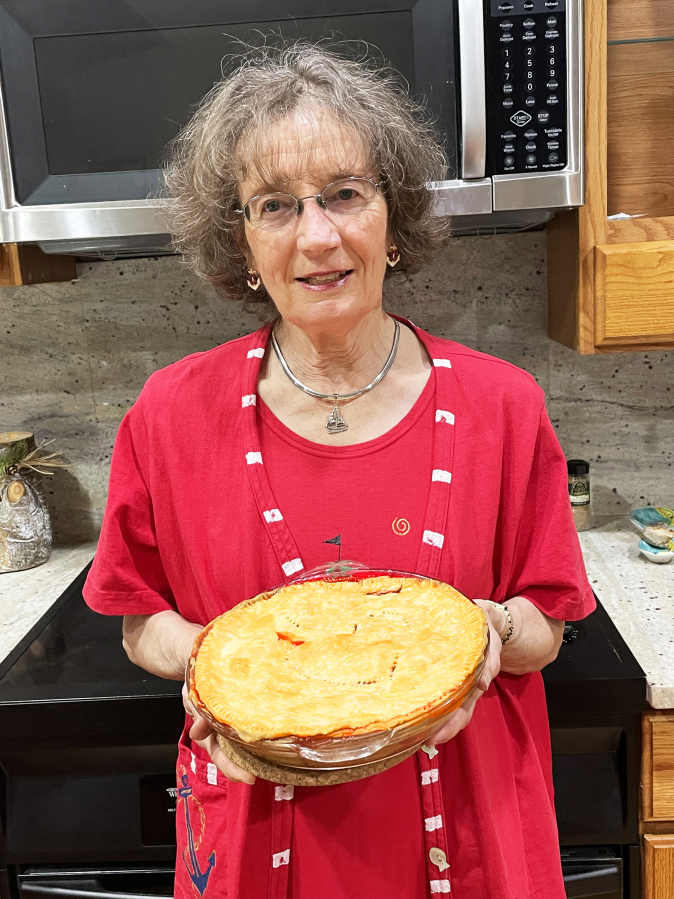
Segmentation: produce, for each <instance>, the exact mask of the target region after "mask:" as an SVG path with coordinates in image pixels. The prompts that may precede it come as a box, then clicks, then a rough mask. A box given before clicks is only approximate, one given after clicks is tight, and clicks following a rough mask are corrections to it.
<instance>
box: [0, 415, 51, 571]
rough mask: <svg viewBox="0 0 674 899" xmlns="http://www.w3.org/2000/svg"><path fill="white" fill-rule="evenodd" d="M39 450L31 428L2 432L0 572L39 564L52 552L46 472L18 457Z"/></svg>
mask: <svg viewBox="0 0 674 899" xmlns="http://www.w3.org/2000/svg"><path fill="white" fill-rule="evenodd" d="M35 450H36V446H35V438H34V437H33V435H32V434H31V433H30V431H5V432H4V433H0V471H2V475H1V476H0V572H3V571H22V570H23V569H25V568H35V566H37V565H42V563H43V562H46V561H47V559H48V558H49V557H50V555H51V541H52V533H51V520H50V518H49V509H48V507H47V497H46V496H45V492H44V486H43V484H42V475H41V474H39V472H37V471H33V470H32V469H31V468H27V467H25V466H19V465H17V464H15V461H14V460H16V459H17V458H19V457H21V456H25V455H28V454H29V453H31V452H34V451H35Z"/></svg>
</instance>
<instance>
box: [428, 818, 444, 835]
mask: <svg viewBox="0 0 674 899" xmlns="http://www.w3.org/2000/svg"><path fill="white" fill-rule="evenodd" d="M424 826H425V828H426V830H427V831H428V832H429V833H433V831H434V830H440V828H441V827H442V815H433V817H432V818H426V819H425V820H424Z"/></svg>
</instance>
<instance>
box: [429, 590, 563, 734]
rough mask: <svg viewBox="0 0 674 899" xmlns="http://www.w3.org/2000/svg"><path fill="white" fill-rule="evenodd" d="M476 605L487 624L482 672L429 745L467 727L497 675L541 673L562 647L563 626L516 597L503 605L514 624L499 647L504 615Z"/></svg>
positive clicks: (481, 602) (487, 605)
mask: <svg viewBox="0 0 674 899" xmlns="http://www.w3.org/2000/svg"><path fill="white" fill-rule="evenodd" d="M475 603H476V605H478V606H480V608H482V609H484V611H485V612H486V613H487V619H488V623H489V651H488V653H487V660H486V663H485V666H484V670H483V672H482V676H481V677H480V680H479V681H478V682H477V686H476V687H475V689H474V690H473V692H472V694H471V695H470V696H469V697H468V699H466V701H465V702H464V703H463V705H462V706H461V707H460V708H458V709H457V710H456V711H455V712H454V713H453V714H452V715H450V716H449V718H448V719H447V721H446V722H445V723H444V724H443V725H442V727H441V728H440V730H439V731H438V732H437V733H436V734H434V736H433V737H432V739H431V740H429V743H446V742H447V741H448V740H452V739H453V738H454V737H455V736H456V735H457V734H458V733H459V731H462V730H463V729H464V727H466V726H467V725H468V724H469V723H470V719H471V718H472V717H473V712H474V710H475V705H476V704H477V701H478V699H479V698H480V696H482V694H483V693H485V692H486V691H487V690H488V689H489V685H490V684H491V682H492V681H493V679H494V678H495V677H496V675H497V674H498V673H499V671H507V672H508V673H509V674H528V673H529V672H530V671H540V670H541V668H544V667H545V666H546V665H548V664H549V663H550V662H552V661H553V660H554V659H555V658H556V657H557V653H558V652H559V647H560V646H561V644H562V635H563V633H564V622H563V621H557V620H556V619H554V618H548V616H547V615H544V614H543V613H542V612H540V611H539V610H538V609H537V608H536V606H535V605H534V604H533V603H532V602H529V600H528V599H525V598H524V597H523V596H515V597H513V599H509V600H508V601H507V602H506V603H504V605H507V606H508V611H509V612H510V616H511V618H512V620H513V633H512V637H511V638H510V639H509V640H508V642H507V643H504V644H503V645H501V637H503V636H505V633H506V631H507V630H508V627H509V621H508V619H507V616H506V614H505V612H503V611H502V610H501V609H498V608H495V607H494V606H493V605H492V604H491V603H490V602H487V601H486V600H484V599H476V600H475Z"/></svg>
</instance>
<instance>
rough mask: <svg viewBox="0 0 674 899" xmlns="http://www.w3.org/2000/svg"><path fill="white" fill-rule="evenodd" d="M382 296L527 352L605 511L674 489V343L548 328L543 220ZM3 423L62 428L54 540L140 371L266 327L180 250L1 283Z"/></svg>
mask: <svg viewBox="0 0 674 899" xmlns="http://www.w3.org/2000/svg"><path fill="white" fill-rule="evenodd" d="M387 306H388V308H389V309H391V311H395V312H398V313H400V314H401V315H405V316H408V317H409V318H411V319H412V320H413V321H414V322H415V324H417V325H420V326H421V327H423V328H425V329H427V330H429V331H432V332H433V333H435V334H438V335H442V336H444V337H452V338H453V339H455V340H458V341H460V342H461V343H465V344H468V345H469V346H471V347H474V348H475V349H478V350H481V351H483V352H486V353H491V354H493V355H495V356H500V357H501V358H503V359H507V360H508V361H510V362H513V363H514V364H515V365H518V366H520V367H522V368H524V369H526V370H527V371H529V372H531V374H532V375H533V376H534V377H535V378H536V380H537V381H538V383H539V384H540V385H541V387H543V388H544V390H545V391H546V394H547V401H548V410H549V413H550V417H551V419H552V421H553V423H554V425H555V428H556V429H557V433H558V435H559V439H560V441H561V444H562V447H563V449H564V452H565V453H566V455H567V457H569V458H571V457H581V458H584V459H587V460H588V461H589V462H590V463H591V466H592V468H591V474H592V486H593V502H594V511H595V514H596V515H597V516H599V517H600V518H602V519H606V518H608V517H611V516H614V515H620V514H624V513H625V512H627V511H629V509H631V508H634V507H636V506H640V505H648V504H653V503H655V504H665V505H670V506H671V505H672V504H674V467H673V462H674V388H673V387H672V385H673V384H674V351H672V352H650V353H616V354H611V355H604V356H578V355H577V354H576V353H574V352H572V351H571V350H569V349H567V348H566V347H563V346H560V345H559V344H556V343H554V342H553V341H551V340H549V339H548V337H547V336H546V273H545V235H544V234H542V233H540V232H539V233H523V234H515V235H508V236H503V235H501V236H497V237H491V238H488V239H487V238H480V237H471V238H461V239H460V240H455V241H453V242H452V243H451V244H450V246H449V247H448V248H447V249H446V251H445V252H444V254H443V255H442V257H441V258H439V259H438V261H437V262H435V263H434V264H433V265H431V266H428V267H427V268H426V269H424V271H423V272H421V273H420V274H418V275H415V276H414V277H412V278H410V279H409V280H407V281H404V280H397V281H394V282H389V286H388V287H387ZM0 310H1V313H0V322H1V324H2V328H1V339H0V430H3V431H4V430H15V429H27V430H32V431H34V432H35V436H36V438H37V439H38V440H41V439H52V438H53V439H54V440H55V445H56V446H57V447H58V448H59V449H61V450H63V453H64V457H65V458H66V459H67V461H68V462H69V465H70V468H69V470H68V471H67V472H62V471H59V472H57V473H56V475H55V476H54V477H53V478H50V479H47V481H48V482H47V484H46V485H45V486H46V490H47V494H48V498H49V503H50V506H51V511H52V517H53V522H54V536H55V543H56V544H60V545H65V544H69V543H77V542H80V541H82V540H86V539H90V538H91V537H93V536H95V534H96V532H97V531H98V529H99V527H100V523H101V519H102V515H103V509H104V507H105V495H106V487H107V477H108V468H109V462H110V456H111V452H112V445H113V441H114V438H115V434H116V431H117V427H118V425H119V422H120V420H121V418H122V416H123V415H124V413H125V412H126V410H127V409H128V408H129V406H131V405H132V403H133V402H134V400H135V398H136V396H137V395H138V392H139V391H140V389H141V387H142V386H143V383H144V382H145V380H146V378H147V377H148V376H149V375H150V374H151V373H152V372H153V371H155V370H156V369H157V368H161V367H163V366H165V365H168V364H169V363H171V362H174V361H176V360H177V359H180V358H182V357H183V356H186V355H187V354H188V353H194V352H198V351H200V350H207V349H210V348H211V347H214V346H216V345H217V344H219V343H222V342H224V341H226V340H230V339H232V338H234V337H238V336H240V335H241V334H245V333H246V332H248V331H252V330H254V329H255V328H256V327H257V326H258V321H257V319H256V318H255V316H253V315H248V314H246V313H244V312H243V311H242V310H241V309H240V308H239V307H238V306H237V305H234V304H227V303H224V302H223V301H222V300H220V299H218V298H217V297H216V296H215V294H214V293H213V291H212V290H211V289H210V288H209V287H208V286H206V285H205V284H203V283H201V282H200V281H199V280H198V279H197V278H196V277H194V276H193V275H192V274H191V273H190V272H189V271H187V270H186V269H185V268H184V267H183V266H182V265H181V262H180V260H179V259H177V258H175V257H164V258H158V259H139V260H121V261H116V262H94V263H83V264H82V265H80V266H79V279H78V280H77V281H75V282H72V283H66V284H47V285H41V286H34V287H21V288H5V289H3V290H1V291H0Z"/></svg>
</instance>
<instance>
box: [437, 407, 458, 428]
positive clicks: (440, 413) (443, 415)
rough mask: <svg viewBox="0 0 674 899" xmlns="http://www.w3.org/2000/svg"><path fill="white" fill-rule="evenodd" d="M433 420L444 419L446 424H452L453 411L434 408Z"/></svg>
mask: <svg viewBox="0 0 674 899" xmlns="http://www.w3.org/2000/svg"><path fill="white" fill-rule="evenodd" d="M435 421H436V422H439V421H446V422H447V424H448V425H453V424H454V413H453V412H447V410H446V409H436V410H435Z"/></svg>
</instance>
